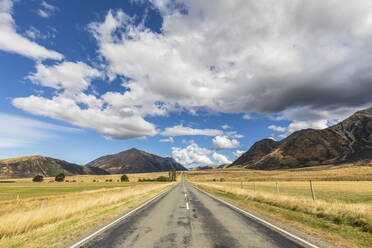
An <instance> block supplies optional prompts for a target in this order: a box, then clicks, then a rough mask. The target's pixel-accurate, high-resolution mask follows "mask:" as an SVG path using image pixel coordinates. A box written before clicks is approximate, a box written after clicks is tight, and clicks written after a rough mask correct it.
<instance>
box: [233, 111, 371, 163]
mask: <svg viewBox="0 0 372 248" xmlns="http://www.w3.org/2000/svg"><path fill="white" fill-rule="evenodd" d="M369 160H372V108H369V109H365V110H362V111H358V112H356V113H355V114H353V115H352V116H350V117H349V118H347V119H346V120H344V121H342V122H340V123H338V124H336V125H334V126H331V127H329V128H326V129H322V130H313V129H306V130H301V131H298V132H295V133H293V134H291V135H290V136H288V137H287V138H285V139H283V140H281V141H279V142H278V141H274V140H271V141H270V140H269V139H264V140H261V141H259V142H256V143H255V144H254V145H253V146H252V147H251V148H250V149H249V150H248V151H247V152H245V153H244V154H242V155H241V156H240V157H239V158H238V159H237V160H235V161H234V162H233V163H232V164H231V166H230V167H244V168H250V169H285V168H297V167H305V166H315V165H323V164H337V163H348V162H360V161H369Z"/></svg>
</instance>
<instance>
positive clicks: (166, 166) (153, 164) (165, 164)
mask: <svg viewBox="0 0 372 248" xmlns="http://www.w3.org/2000/svg"><path fill="white" fill-rule="evenodd" d="M87 166H90V167H96V168H101V169H104V170H106V171H108V172H110V173H112V174H121V173H145V172H157V171H168V170H170V169H171V168H175V169H176V170H187V169H186V168H185V167H183V166H182V165H181V164H179V163H177V162H176V161H175V160H174V159H173V158H163V157H159V156H157V155H155V154H152V153H148V152H144V151H140V150H137V149H135V148H132V149H130V150H126V151H123V152H120V153H117V154H113V155H107V156H103V157H100V158H98V159H96V160H93V161H92V162H90V163H88V164H87Z"/></svg>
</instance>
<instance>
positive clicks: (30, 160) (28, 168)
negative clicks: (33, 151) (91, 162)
mask: <svg viewBox="0 0 372 248" xmlns="http://www.w3.org/2000/svg"><path fill="white" fill-rule="evenodd" d="M61 172H64V173H65V174H66V175H78V174H95V175H104V174H108V172H106V171H105V170H102V169H100V168H95V167H89V166H80V165H77V164H72V163H68V162H66V161H63V160H59V159H54V158H48V157H42V156H28V157H19V158H11V159H1V160H0V178H22V177H34V176H35V175H43V176H46V177H54V176H55V175H57V174H58V173H61Z"/></svg>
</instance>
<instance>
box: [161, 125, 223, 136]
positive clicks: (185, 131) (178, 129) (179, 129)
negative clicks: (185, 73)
mask: <svg viewBox="0 0 372 248" xmlns="http://www.w3.org/2000/svg"><path fill="white" fill-rule="evenodd" d="M222 133H223V132H222V131H221V130H218V129H194V128H191V127H185V126H183V125H177V126H173V127H167V128H166V129H165V130H164V131H163V132H162V133H161V134H162V135H163V136H182V135H205V136H216V135H220V134H222Z"/></svg>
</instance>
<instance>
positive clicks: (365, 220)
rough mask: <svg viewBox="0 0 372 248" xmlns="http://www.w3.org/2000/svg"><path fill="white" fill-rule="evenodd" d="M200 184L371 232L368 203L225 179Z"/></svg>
mask: <svg viewBox="0 0 372 248" xmlns="http://www.w3.org/2000/svg"><path fill="white" fill-rule="evenodd" d="M195 184H196V185H197V186H199V187H200V186H201V187H203V188H209V189H214V190H217V191H220V192H224V193H228V194H233V195H235V196H237V197H239V198H242V199H248V200H253V201H257V202H261V203H266V204H269V205H273V206H277V207H281V208H285V209H290V210H295V211H298V212H303V213H306V214H311V215H314V216H316V217H320V218H325V219H328V220H331V221H333V222H335V223H340V224H345V225H350V226H353V227H358V228H361V229H362V231H364V232H369V233H372V205H371V204H362V203H359V204H350V203H344V202H340V201H336V202H327V201H324V200H316V201H313V200H312V199H311V198H306V197H299V196H296V197H294V196H289V195H282V194H275V193H268V192H262V191H253V190H248V189H244V188H243V189H241V188H239V187H231V185H230V184H229V183H200V182H198V183H195Z"/></svg>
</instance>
